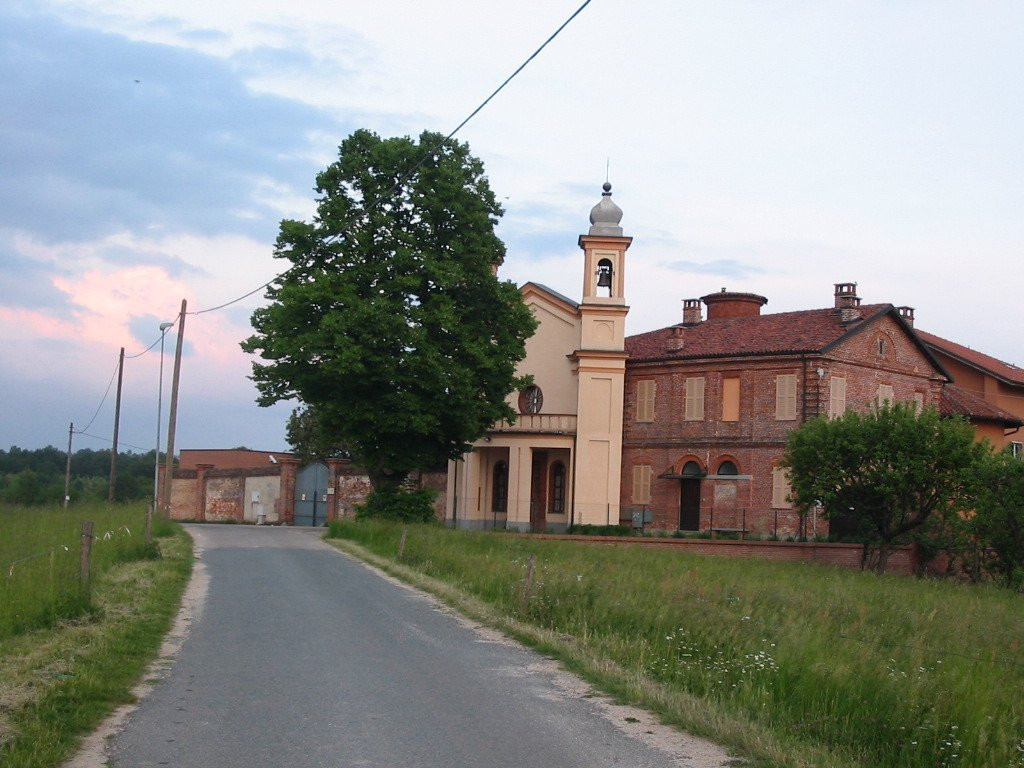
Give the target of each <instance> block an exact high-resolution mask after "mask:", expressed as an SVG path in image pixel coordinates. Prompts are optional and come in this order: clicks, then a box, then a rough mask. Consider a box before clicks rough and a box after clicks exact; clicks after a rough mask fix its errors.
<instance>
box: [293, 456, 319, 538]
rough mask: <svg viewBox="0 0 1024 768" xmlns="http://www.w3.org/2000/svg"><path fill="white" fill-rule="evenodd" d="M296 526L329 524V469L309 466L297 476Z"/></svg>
mask: <svg viewBox="0 0 1024 768" xmlns="http://www.w3.org/2000/svg"><path fill="white" fill-rule="evenodd" d="M293 523H294V524H295V525H312V526H319V525H326V524H327V467H326V465H324V464H319V463H318V464H307V465H306V466H304V467H303V468H302V469H300V470H299V473H298V474H297V475H296V476H295V517H294V518H293Z"/></svg>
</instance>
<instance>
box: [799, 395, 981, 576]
mask: <svg viewBox="0 0 1024 768" xmlns="http://www.w3.org/2000/svg"><path fill="white" fill-rule="evenodd" d="M988 453H989V448H988V446H987V445H985V444H982V443H977V442H975V440H974V430H973V429H972V428H971V425H970V424H968V423H967V422H966V421H964V420H962V419H958V418H957V419H945V418H942V417H940V416H939V413H938V411H936V410H935V409H933V408H926V409H924V410H923V411H921V413H917V412H916V410H915V408H914V407H913V406H912V405H908V404H905V403H897V404H895V405H882V406H881V407H878V408H873V409H872V410H871V411H869V412H868V413H859V412H857V411H848V412H847V413H846V414H845V415H843V416H841V417H840V418H837V419H832V420H829V419H827V418H824V417H822V418H818V419H812V420H810V421H808V422H806V423H805V424H803V425H802V426H801V427H800V428H799V429H797V430H794V431H793V432H791V433H790V435H789V439H788V442H787V446H786V456H785V459H784V462H783V463H784V466H786V467H788V468H789V473H790V483H791V486H792V498H793V501H794V502H795V503H796V504H797V506H798V507H799V508H801V509H802V510H804V511H807V510H810V509H811V508H812V507H814V506H815V505H816V504H819V503H820V504H821V505H822V507H823V508H824V514H825V516H826V517H827V518H830V519H835V518H837V517H850V516H852V518H853V520H854V521H855V522H856V525H857V530H858V533H859V535H860V536H861V537H862V538H863V541H864V543H865V561H867V559H868V558H867V555H868V553H869V551H872V550H873V551H874V562H873V564H874V567H875V569H876V570H878V571H879V572H881V571H884V570H885V565H886V561H887V559H888V555H889V550H890V549H891V547H892V545H893V544H894V543H896V542H898V541H899V540H900V538H901V537H903V536H905V535H906V534H908V533H910V532H911V531H914V530H915V529H917V528H919V527H920V526H921V525H923V524H924V523H925V521H927V520H928V519H929V518H930V517H932V516H933V515H934V516H939V517H945V518H949V517H951V516H953V515H958V514H962V513H964V512H966V511H967V510H969V509H970V508H971V505H972V504H973V502H974V497H975V491H976V487H977V473H978V468H979V466H981V464H982V463H983V462H984V460H985V458H986V456H987V454H988Z"/></svg>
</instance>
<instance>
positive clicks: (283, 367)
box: [242, 130, 535, 488]
mask: <svg viewBox="0 0 1024 768" xmlns="http://www.w3.org/2000/svg"><path fill="white" fill-rule="evenodd" d="M316 190H317V193H318V205H317V213H316V216H315V217H314V218H313V220H312V221H311V222H301V221H294V220H286V221H283V222H282V223H281V229H280V234H279V235H278V238H277V246H276V250H275V255H276V256H277V257H278V258H281V259H285V260H287V261H290V262H291V266H290V267H289V269H288V270H287V271H286V272H285V273H284V274H283V275H282V276H281V277H280V278H279V279H277V280H275V281H274V282H273V283H272V284H271V285H270V286H269V287H268V289H267V293H266V295H267V298H269V299H270V302H271V303H270V304H269V305H268V306H266V307H263V308H260V309H257V310H256V311H255V312H254V313H253V316H252V325H253V329H254V330H255V333H254V335H253V336H251V337H250V338H249V339H247V340H246V341H245V342H243V344H242V347H243V349H244V350H246V351H248V352H252V353H258V354H259V355H260V356H261V357H262V359H263V360H264V361H266V362H264V363H254V364H253V376H252V378H253V381H254V382H255V383H256V387H257V389H258V391H259V399H258V402H259V404H260V405H270V404H272V403H275V402H279V401H283V400H289V399H293V398H294V399H298V400H299V401H301V402H302V403H303V404H305V405H306V406H308V407H311V408H313V409H314V410H315V413H316V417H317V420H318V422H319V428H320V429H322V430H323V431H324V433H325V434H327V435H330V436H331V437H330V441H331V442H337V443H338V444H342V445H344V446H346V447H347V449H348V450H349V452H350V453H351V455H352V458H353V460H354V461H356V462H357V463H359V464H361V465H362V466H364V467H365V468H366V469H367V471H368V472H369V474H370V478H371V481H372V482H373V483H374V486H375V487H377V488H380V487H387V486H393V485H395V484H397V483H400V482H401V480H402V479H403V478H404V477H405V476H406V475H407V474H408V472H409V471H411V470H413V469H417V468H424V469H425V468H431V467H435V466H438V465H439V464H443V463H444V462H445V461H446V460H447V459H449V458H454V457H456V456H458V455H459V454H461V453H462V452H463V451H465V450H467V449H468V448H469V445H470V443H471V442H472V441H473V440H475V439H476V438H478V437H479V436H480V435H482V434H483V433H484V432H486V430H487V429H488V428H489V427H490V426H491V425H492V424H493V423H494V422H495V421H497V420H499V419H502V418H509V419H512V418H514V413H513V412H512V410H511V408H510V407H509V406H508V405H507V403H506V397H507V395H508V394H509V393H510V392H512V391H514V390H515V389H516V388H519V387H522V386H524V385H525V384H526V383H527V381H526V380H525V379H523V378H520V377H517V376H516V373H515V368H516V364H517V363H518V362H519V361H520V360H521V359H522V358H523V356H524V354H525V341H526V339H527V338H528V337H529V336H530V334H532V332H533V330H534V328H535V321H534V319H533V317H532V315H531V313H530V311H529V309H528V308H527V307H526V306H525V305H524V304H523V301H522V298H521V296H520V293H519V290H518V288H517V287H516V286H515V285H514V284H513V283H511V282H501V281H499V280H498V279H497V277H496V270H497V266H498V265H499V264H501V262H502V260H503V258H504V253H505V248H504V245H503V244H502V242H501V241H500V240H499V239H498V237H497V235H496V234H495V232H494V226H495V224H496V223H497V221H498V218H499V217H500V216H501V214H502V209H501V206H500V205H499V204H498V203H497V201H496V199H495V196H494V194H493V192H492V191H491V189H490V187H489V185H488V182H487V179H486V177H485V176H484V170H483V164H482V163H481V162H480V160H478V159H477V158H475V157H473V156H472V155H471V154H470V153H469V148H468V146H467V145H465V144H461V143H459V142H457V141H453V140H446V139H445V138H444V137H443V136H441V135H440V134H436V133H429V132H424V133H423V134H421V135H420V137H419V140H418V141H416V140H414V139H412V138H409V137H400V138H389V139H381V138H380V137H378V136H377V135H376V134H374V133H372V132H370V131H366V130H359V131H356V132H355V133H353V134H352V135H351V136H349V137H348V138H347V139H345V141H344V142H343V143H342V144H341V146H340V148H339V153H338V159H337V161H335V162H334V163H333V164H331V165H330V166H329V167H328V168H327V169H326V170H324V171H322V172H321V173H320V174H318V176H317V179H316Z"/></svg>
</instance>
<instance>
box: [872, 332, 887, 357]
mask: <svg viewBox="0 0 1024 768" xmlns="http://www.w3.org/2000/svg"><path fill="white" fill-rule="evenodd" d="M887 349H888V345H887V344H886V343H885V339H884V338H883V337H882V336H879V337H878V338H877V339H875V351H876V352H877V353H878V356H879V357H885V353H886V351H887Z"/></svg>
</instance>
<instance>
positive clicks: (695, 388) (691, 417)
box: [683, 376, 704, 421]
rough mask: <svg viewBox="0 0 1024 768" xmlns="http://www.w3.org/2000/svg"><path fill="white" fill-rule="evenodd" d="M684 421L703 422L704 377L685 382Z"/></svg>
mask: <svg viewBox="0 0 1024 768" xmlns="http://www.w3.org/2000/svg"><path fill="white" fill-rule="evenodd" d="M683 418H684V419H685V420H686V421H703V420H704V377H703V376H701V377H700V378H692V379H687V380H686V411H685V412H684V414H683Z"/></svg>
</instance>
